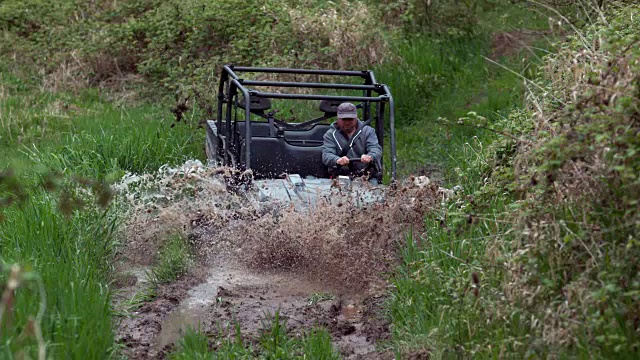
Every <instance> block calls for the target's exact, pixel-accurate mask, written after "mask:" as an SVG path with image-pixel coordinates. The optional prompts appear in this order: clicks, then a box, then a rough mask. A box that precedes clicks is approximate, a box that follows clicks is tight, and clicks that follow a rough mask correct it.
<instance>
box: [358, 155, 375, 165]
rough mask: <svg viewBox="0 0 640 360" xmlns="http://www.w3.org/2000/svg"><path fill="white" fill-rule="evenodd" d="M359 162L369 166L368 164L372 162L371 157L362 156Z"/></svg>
mask: <svg viewBox="0 0 640 360" xmlns="http://www.w3.org/2000/svg"><path fill="white" fill-rule="evenodd" d="M360 161H362V162H363V163H365V164H369V163H370V162H372V161H373V156H371V155H367V154H364V155H362V156H361V157H360Z"/></svg>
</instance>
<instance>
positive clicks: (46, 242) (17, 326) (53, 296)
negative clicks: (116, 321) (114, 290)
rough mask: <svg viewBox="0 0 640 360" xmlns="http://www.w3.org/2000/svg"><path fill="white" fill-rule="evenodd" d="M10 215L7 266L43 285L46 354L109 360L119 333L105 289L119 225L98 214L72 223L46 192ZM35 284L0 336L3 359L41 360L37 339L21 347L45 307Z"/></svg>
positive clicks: (5, 231) (2, 243) (0, 251)
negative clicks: (21, 269) (31, 319)
mask: <svg viewBox="0 0 640 360" xmlns="http://www.w3.org/2000/svg"><path fill="white" fill-rule="evenodd" d="M5 215H6V220H5V221H3V222H0V264H3V265H5V266H7V265H9V264H13V263H18V264H21V266H22V267H25V268H28V269H31V271H32V272H34V273H36V274H37V276H39V277H40V278H41V279H42V282H43V285H44V291H45V295H46V302H45V303H44V305H45V306H46V307H45V309H46V311H45V313H44V316H43V317H42V321H41V323H40V327H41V329H42V332H43V336H44V341H45V342H46V345H47V350H48V351H47V354H48V355H49V356H50V357H51V358H67V359H87V358H104V357H106V356H108V355H109V354H110V352H111V348H112V346H113V334H112V330H111V329H112V322H111V318H110V313H111V309H110V293H109V290H108V288H107V286H105V285H106V283H107V281H108V269H109V268H110V266H111V263H110V259H111V258H112V254H113V251H114V245H115V244H114V242H113V237H112V234H113V232H114V230H115V227H116V224H117V223H116V218H115V217H114V216H113V214H112V213H111V212H109V211H106V212H104V211H99V210H85V211H83V212H77V213H75V214H74V215H73V216H72V217H71V218H65V217H64V216H63V215H62V214H61V213H60V212H59V211H58V209H57V204H56V201H55V200H54V199H53V198H52V197H51V196H49V194H45V193H42V192H34V193H31V194H30V201H29V202H28V203H26V204H24V205H22V206H15V207H12V208H10V209H8V210H7V211H6V213H5ZM6 275H7V274H6V273H5V274H3V276H2V280H6ZM2 280H0V283H1V284H5V283H6V282H5V281H2ZM32 285H33V284H30V283H29V282H24V283H21V285H20V287H18V289H17V291H16V294H15V302H14V307H13V308H12V309H11V308H7V312H6V313H5V316H4V319H3V320H4V321H3V322H4V324H3V325H4V328H3V331H2V332H1V333H0V354H2V357H3V358H7V359H11V358H13V357H12V354H13V355H16V354H19V353H20V352H24V354H25V355H28V356H30V357H33V356H34V355H35V354H36V353H37V352H36V344H35V343H34V341H33V339H34V337H32V336H29V335H27V337H26V339H27V340H26V342H23V343H20V341H19V340H18V339H19V336H20V334H22V333H23V332H25V326H26V325H27V324H28V322H29V317H35V315H36V313H37V312H38V309H39V307H40V306H41V297H40V294H38V292H37V288H34V287H33V286H32ZM11 318H13V319H12V320H11ZM9 321H11V325H9ZM7 325H9V326H7ZM26 334H29V333H28V332H26ZM23 336H24V335H23Z"/></svg>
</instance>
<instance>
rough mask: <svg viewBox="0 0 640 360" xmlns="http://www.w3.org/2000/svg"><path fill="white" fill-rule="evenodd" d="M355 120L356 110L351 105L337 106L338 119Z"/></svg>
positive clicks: (356, 116)
mask: <svg viewBox="0 0 640 360" xmlns="http://www.w3.org/2000/svg"><path fill="white" fill-rule="evenodd" d="M345 118H346V119H357V118H358V108H357V107H356V106H355V105H353V104H352V103H348V102H346V103H342V104H340V106H338V119H345Z"/></svg>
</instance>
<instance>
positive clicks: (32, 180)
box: [0, 0, 640, 359]
mask: <svg viewBox="0 0 640 360" xmlns="http://www.w3.org/2000/svg"><path fill="white" fill-rule="evenodd" d="M633 3H634V2H633V1H628V2H608V1H605V2H603V1H591V0H582V1H576V2H569V4H565V2H561V1H539V2H526V1H523V2H517V4H513V3H512V1H502V0H471V1H458V0H448V1H445V0H442V1H435V0H434V1H426V0H402V1H387V0H380V1H367V2H360V1H346V0H345V1H339V2H323V1H308V0H262V1H254V2H245V1H204V0H188V1H173V0H172V1H158V0H127V1H120V2H114V1H100V0H96V1H76V0H60V1H57V2H55V3H51V4H50V3H48V2H43V1H40V0H28V1H14V0H4V1H0V31H1V32H2V39H3V41H1V42H0V171H1V172H0V220H2V222H0V265H1V266H3V268H4V271H3V272H2V275H0V284H2V285H0V293H1V295H2V298H1V299H0V354H1V356H2V357H3V358H20V357H21V356H29V357H36V356H38V355H39V353H40V352H41V351H44V350H45V347H44V345H45V344H46V352H47V356H50V357H52V358H62V357H64V358H82V359H84V358H103V357H108V356H112V357H115V356H118V354H119V350H118V345H117V344H115V343H114V340H113V331H112V317H113V316H114V312H113V310H112V309H111V308H110V290H109V283H110V281H111V278H110V276H111V271H112V268H111V267H112V263H111V260H112V259H113V257H114V254H115V252H116V251H117V249H118V240H119V238H118V233H117V225H118V217H117V214H118V212H117V209H116V208H117V203H113V202H110V201H109V200H110V196H111V195H110V192H109V190H108V187H107V186H105V185H106V184H108V183H110V182H113V181H114V180H115V179H118V178H119V177H121V176H122V174H123V173H124V172H125V171H130V172H135V173H143V172H147V171H153V170H155V169H157V168H158V167H159V166H160V165H162V164H166V163H170V164H175V163H178V162H181V161H183V160H184V159H186V158H202V157H203V154H202V135H203V134H202V133H201V131H200V130H198V128H197V125H198V124H197V121H198V120H199V119H200V118H201V117H202V116H204V114H206V113H207V112H208V109H210V106H211V104H212V103H213V102H212V101H213V92H212V91H213V90H212V88H211V87H212V85H214V84H215V77H216V76H217V74H218V68H219V66H220V65H221V64H223V63H226V62H234V63H243V64H248V65H274V66H276V65H277V66H291V67H332V68H362V67H369V68H373V69H374V70H376V74H377V75H378V80H380V81H381V82H384V83H387V84H389V85H390V86H391V89H392V91H393V92H394V96H395V97H396V99H397V102H398V104H397V106H398V118H399V129H398V132H399V135H398V137H399V140H398V141H399V144H400V146H399V154H398V155H399V163H400V170H401V172H402V174H404V175H408V174H412V173H427V174H429V175H432V174H435V173H436V172H438V173H441V174H442V178H443V181H444V182H445V185H446V186H450V187H453V186H454V185H460V186H461V187H462V190H461V191H460V192H459V194H458V195H457V197H456V199H454V200H453V201H451V202H449V203H446V204H443V209H441V211H439V212H438V213H437V214H433V216H431V217H429V218H427V219H426V220H425V221H426V224H427V231H425V233H424V234H413V235H412V236H410V237H409V239H408V241H407V244H406V246H404V247H403V248H402V254H403V260H404V261H403V264H401V265H400V266H399V267H398V270H397V272H396V274H395V275H394V276H393V277H392V282H393V284H394V285H395V287H394V290H393V291H392V292H391V294H390V300H389V303H388V306H387V309H388V316H389V317H390V319H391V320H392V335H393V336H392V339H391V341H390V342H389V343H387V344H385V345H384V346H386V347H388V348H390V349H391V350H392V351H393V352H395V353H396V354H398V355H399V356H400V357H403V356H407V357H408V356H409V355H411V354H416V353H418V354H420V353H423V354H426V353H429V354H431V356H435V357H445V358H449V357H464V358H469V357H481V358H485V357H487V358H488V357H514V358H523V357H530V356H534V357H550V356H553V355H554V354H555V355H556V356H559V357H567V358H573V357H594V358H633V357H637V352H638V351H639V350H638V346H640V333H639V332H640V329H638V322H639V320H638V319H640V308H638V304H639V303H640V299H639V297H640V278H639V273H640V268H639V265H638V256H639V255H640V253H639V250H638V249H639V245H638V238H637V233H638V226H639V225H638V224H640V222H639V220H640V219H639V215H638V198H639V190H640V189H639V187H640V180H639V179H638V174H639V173H640V158H639V157H640V155H639V154H638V145H639V141H640V138H639V137H638V134H639V130H638V126H639V125H638V122H639V120H640V71H639V70H640V52H639V51H638V50H637V49H640V38H639V35H638V34H640V27H639V25H638V24H639V22H638V20H637V19H638V18H640V7H638V5H634V4H633ZM223 14H227V15H226V16H223ZM550 26H552V27H553V29H550ZM558 27H559V28H560V29H559V30H558V29H557V28H558ZM516 30H523V31H525V32H528V33H531V34H534V35H535V36H531V37H530V38H519V39H518V41H516V42H515V45H514V43H513V42H511V45H510V46H511V47H512V48H516V50H514V51H502V52H500V51H498V50H499V48H500V46H499V45H500V39H504V34H509V35H511V36H518V32H517V31H516ZM552 30H556V31H552ZM310 34H313V36H310ZM496 34H498V35H500V34H502V36H503V37H502V38H501V37H500V36H496ZM553 36H559V37H558V38H554V39H550V37H553ZM549 40H554V41H556V43H555V45H551V44H550V43H549ZM520 43H521V44H520ZM522 45H527V47H524V46H522ZM518 48H520V51H517V49H518ZM523 58H525V59H526V60H525V61H522V59H523ZM179 104H183V105H185V106H186V109H187V110H186V111H182V112H181V114H182V115H183V116H182V120H184V121H181V122H180V123H175V119H176V118H175V114H176V112H177V109H179V108H181V107H180V106H177V105H179ZM171 110H173V113H172V112H171ZM434 170H437V171H434ZM167 263H169V264H170V268H171V269H173V270H171V269H170V270H169V272H166V271H165V272H162V268H160V270H158V271H159V272H158V274H163V275H162V276H165V275H166V276H172V273H173V272H175V271H178V270H175V269H180V264H176V263H175V262H174V261H167ZM12 264H19V265H12ZM174 270H175V271H174ZM158 276H159V277H160V275H158ZM159 280H160V279H159ZM270 329H271V330H270V332H268V333H267V334H265V336H264V338H262V339H260V343H259V346H258V349H255V351H259V352H260V353H261V354H263V355H264V356H265V357H271V358H281V357H284V356H288V355H287V354H289V355H290V356H298V355H301V354H309V356H311V354H318V352H326V351H330V349H331V346H330V344H329V343H328V338H327V334H326V332H324V331H322V330H314V331H313V332H312V333H311V334H310V336H309V337H308V338H306V339H291V338H290V337H289V336H288V335H287V334H286V332H285V331H284V330H283V329H282V328H281V327H279V322H278V321H276V322H275V323H273V324H272V325H271V327H270ZM221 348H222V349H226V350H227V351H228V352H229V354H235V355H237V356H238V357H243V356H244V357H248V356H251V354H255V352H254V350H253V349H251V351H250V350H248V349H247V345H246V344H243V343H242V342H241V341H240V340H237V341H235V340H234V339H233V338H231V339H227V340H225V341H224V342H223V343H222V345H221ZM208 351H209V349H208V348H207V339H206V338H204V337H203V336H202V335H201V334H197V333H189V334H187V336H186V337H185V338H184V339H183V341H182V342H181V343H180V344H179V351H178V352H177V353H176V354H175V358H197V357H198V356H205V355H204V354H206V353H208ZM334 355H335V354H327V358H332V357H333V356H334Z"/></svg>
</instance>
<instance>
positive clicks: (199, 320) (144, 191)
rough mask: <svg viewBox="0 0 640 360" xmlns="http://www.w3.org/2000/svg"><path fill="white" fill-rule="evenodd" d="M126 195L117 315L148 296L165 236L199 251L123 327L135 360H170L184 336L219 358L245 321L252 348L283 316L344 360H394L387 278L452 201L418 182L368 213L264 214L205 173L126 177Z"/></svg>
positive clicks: (292, 330)
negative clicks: (401, 250) (443, 204)
mask: <svg viewBox="0 0 640 360" xmlns="http://www.w3.org/2000/svg"><path fill="white" fill-rule="evenodd" d="M118 192H119V194H120V195H119V196H121V198H122V199H123V200H124V202H126V203H127V211H128V215H127V218H128V221H127V223H126V227H125V229H124V234H123V237H124V239H125V240H124V246H123V247H122V251H121V253H120V256H119V261H118V264H117V273H118V277H117V279H116V281H115V283H114V285H115V286H116V287H117V288H118V289H117V291H116V295H115V296H114V307H115V308H116V309H123V308H126V304H128V301H130V299H131V298H132V297H133V296H134V294H135V293H136V292H141V291H143V290H144V289H145V288H146V287H148V286H149V284H148V282H147V279H146V275H145V270H146V269H149V268H150V266H152V264H153V261H154V258H155V256H156V254H157V252H158V249H159V247H160V246H161V245H162V242H163V240H164V237H166V235H167V234H168V233H170V232H172V231H175V230H180V231H182V232H183V233H184V234H186V236H187V237H188V239H189V241H190V244H191V245H192V247H193V249H194V251H195V255H194V259H193V264H192V266H191V267H190V269H191V270H190V271H189V272H188V273H187V274H185V275H183V276H181V277H180V278H179V279H177V280H176V281H174V282H173V283H171V284H165V285H161V286H160V287H159V288H158V289H157V296H156V297H155V298H154V299H152V300H150V301H147V302H144V303H143V304H142V306H141V307H139V308H137V309H133V310H132V311H130V312H128V313H126V315H127V316H121V317H119V318H118V324H117V340H118V342H119V343H120V344H122V345H124V347H125V349H126V350H125V354H126V355H127V356H128V357H129V358H131V359H162V358H164V357H165V356H166V355H167V354H168V353H169V352H171V351H172V349H173V348H174V343H175V341H176V340H177V339H179V338H180V336H181V334H183V333H184V330H185V329H186V328H187V327H193V328H199V329H200V330H201V331H203V332H204V333H205V334H207V335H210V338H211V339H212V346H214V347H215V341H214V340H215V339H216V338H219V337H220V336H225V335H227V334H226V333H225V332H226V331H227V330H228V329H233V327H234V325H235V324H236V322H237V323H238V324H239V326H240V328H241V330H242V334H243V337H244V338H245V339H246V340H247V341H248V342H250V343H251V342H254V341H255V339H256V338H257V337H258V336H259V335H260V332H261V331H262V330H263V329H264V325H265V321H267V322H268V321H269V319H271V318H273V315H274V314H275V313H276V312H278V313H279V316H280V318H281V319H283V320H285V321H286V326H287V330H288V332H289V334H290V335H292V336H297V335H299V336H302V335H304V333H305V332H308V331H309V330H311V329H312V328H313V327H315V326H322V327H325V328H326V329H328V330H329V332H330V334H331V336H332V341H333V343H334V345H335V347H336V349H338V350H339V351H340V353H341V355H342V356H343V357H344V358H354V359H386V358H393V356H392V354H391V353H388V352H384V351H381V350H380V349H379V348H376V345H377V343H378V342H379V341H380V340H385V339H388V338H389V336H390V334H389V322H388V320H387V318H386V317H385V314H384V309H383V305H384V301H385V299H386V296H387V294H388V285H387V283H386V281H385V273H388V272H389V271H390V270H392V269H393V266H394V264H396V263H397V261H398V259H397V249H398V245H399V243H400V242H403V241H405V237H404V236H405V233H406V230H408V229H409V228H413V229H416V230H419V229H420V227H421V226H422V222H423V218H424V215H425V214H426V213H427V212H428V211H431V210H433V209H434V208H436V207H437V205H436V204H439V203H440V201H441V200H442V196H443V193H442V189H439V188H438V187H437V186H436V185H435V184H433V183H429V182H428V181H425V178H421V179H411V181H410V182H408V183H407V184H406V185H405V186H401V187H399V188H398V189H395V190H390V191H389V194H388V198H387V201H386V202H384V203H380V204H375V205H372V206H369V207H368V208H365V209H360V208H356V207H354V206H352V205H351V204H348V203H345V204H341V205H340V206H317V207H315V208H314V209H313V210H312V211H309V212H304V213H303V212H300V211H295V210H293V209H290V208H287V207H286V205H285V206H278V207H270V208H269V209H265V208H256V207H255V206H252V205H251V204H248V203H247V201H246V199H244V197H242V196H240V195H237V194H234V193H230V192H228V191H227V190H226V186H225V173H224V171H220V170H210V169H206V168H204V167H201V166H200V165H199V164H197V163H187V164H185V165H184V166H182V167H181V168H177V169H169V168H165V169H161V171H159V172H158V174H153V175H148V176H144V177H129V178H127V179H125V180H123V181H122V182H121V184H119V186H118ZM221 331H222V332H223V333H222V334H221V333H220V332H221Z"/></svg>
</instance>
